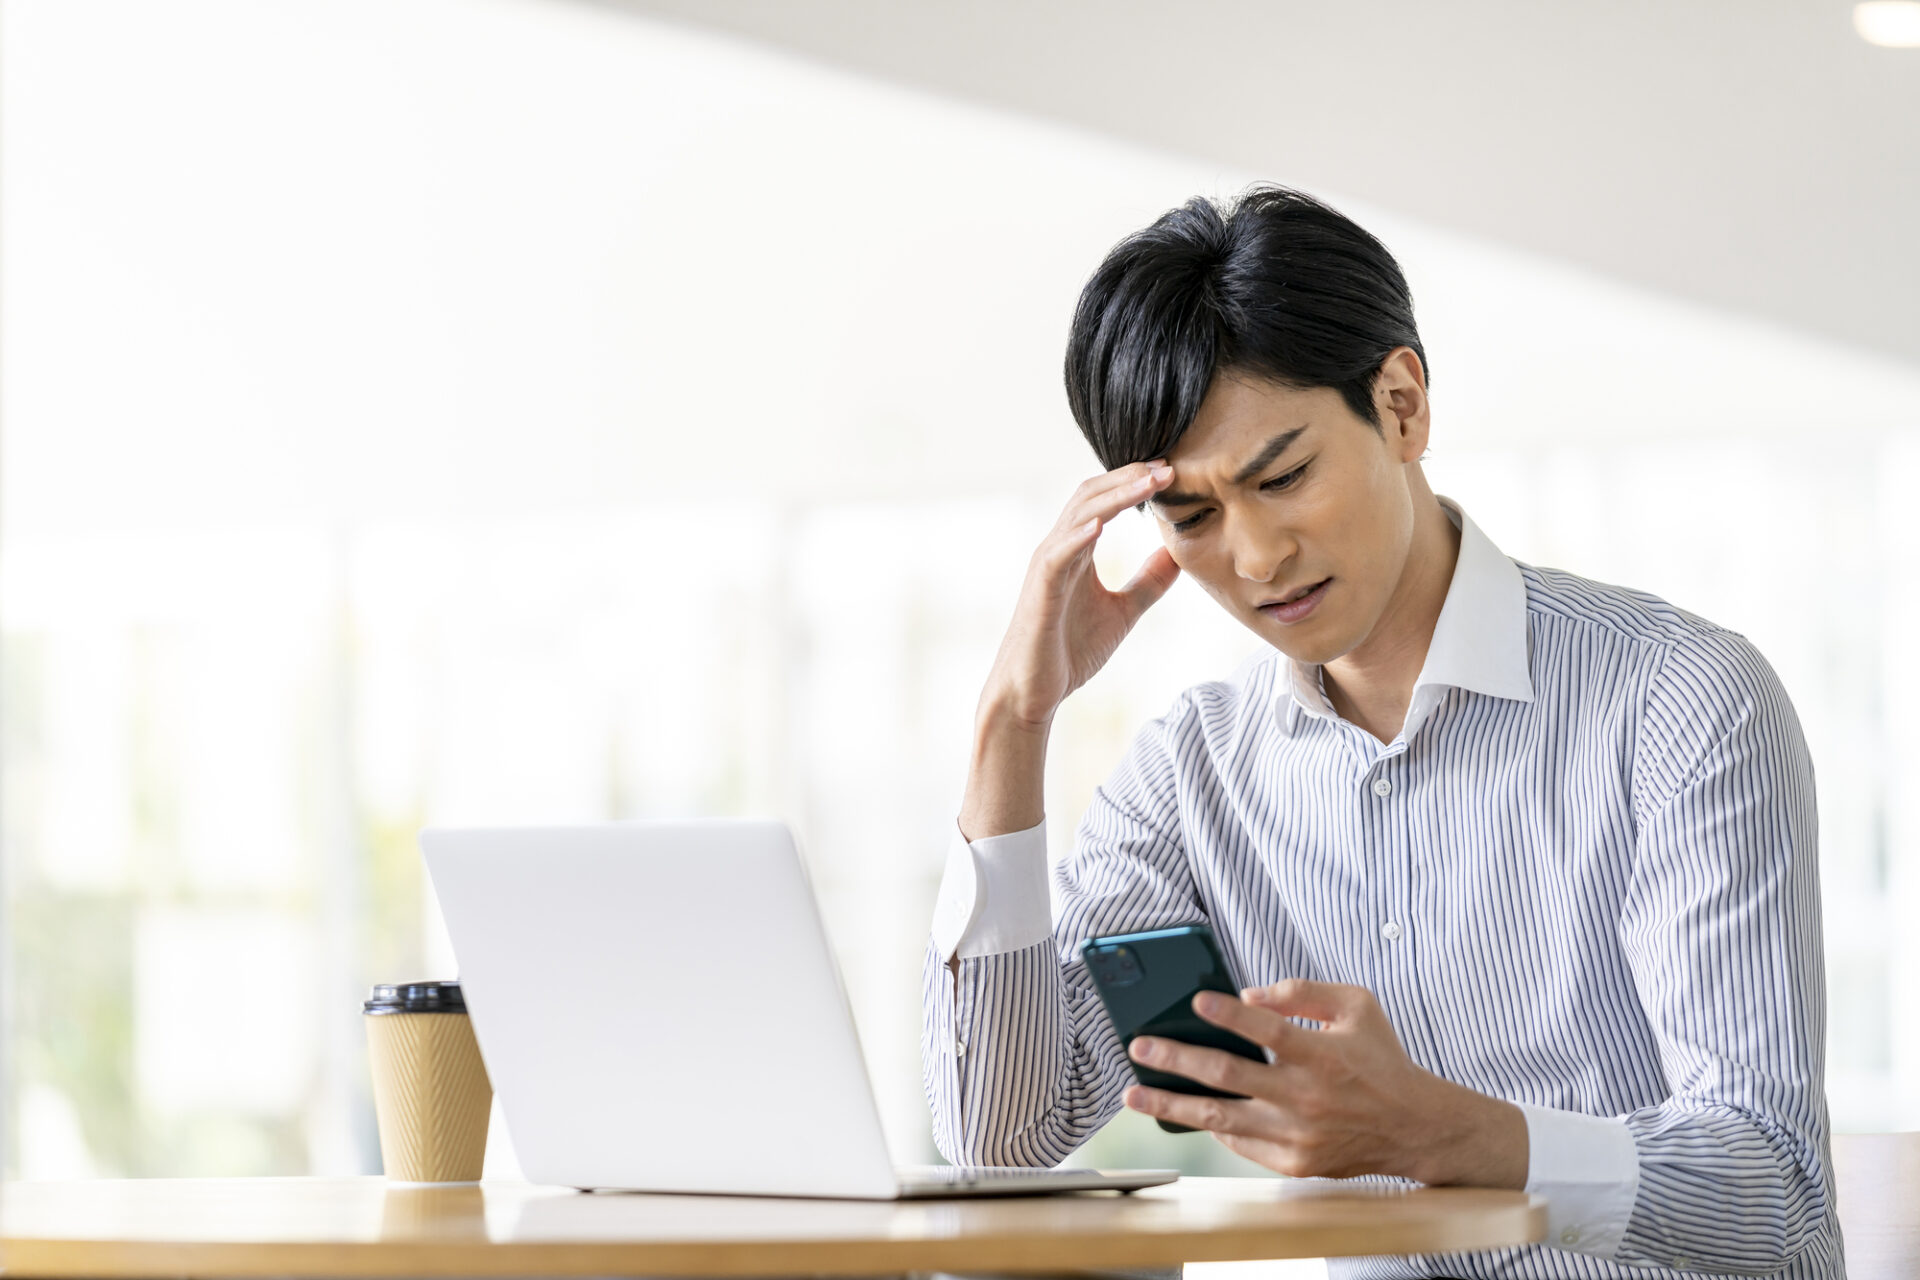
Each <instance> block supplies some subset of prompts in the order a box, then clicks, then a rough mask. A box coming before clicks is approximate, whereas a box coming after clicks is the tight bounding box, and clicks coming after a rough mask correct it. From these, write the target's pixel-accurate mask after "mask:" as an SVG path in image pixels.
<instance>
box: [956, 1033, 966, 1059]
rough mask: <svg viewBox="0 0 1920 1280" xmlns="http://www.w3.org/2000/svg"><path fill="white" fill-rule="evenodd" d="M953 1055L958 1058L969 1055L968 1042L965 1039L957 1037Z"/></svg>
mask: <svg viewBox="0 0 1920 1280" xmlns="http://www.w3.org/2000/svg"><path fill="white" fill-rule="evenodd" d="M953 1056H954V1057H956V1058H964V1057H966V1056H967V1042H966V1041H965V1040H961V1039H959V1038H957V1037H956V1038H955V1040H954V1042H953Z"/></svg>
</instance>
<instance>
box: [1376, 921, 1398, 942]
mask: <svg viewBox="0 0 1920 1280" xmlns="http://www.w3.org/2000/svg"><path fill="white" fill-rule="evenodd" d="M1380 936H1381V937H1383V938H1385V939H1386V940H1387V941H1388V942H1392V941H1394V940H1396V939H1397V938H1399V936H1400V926H1399V925H1397V924H1395V923H1394V922H1393V921H1391V920H1389V921H1387V922H1386V923H1385V924H1383V925H1381V926H1380Z"/></svg>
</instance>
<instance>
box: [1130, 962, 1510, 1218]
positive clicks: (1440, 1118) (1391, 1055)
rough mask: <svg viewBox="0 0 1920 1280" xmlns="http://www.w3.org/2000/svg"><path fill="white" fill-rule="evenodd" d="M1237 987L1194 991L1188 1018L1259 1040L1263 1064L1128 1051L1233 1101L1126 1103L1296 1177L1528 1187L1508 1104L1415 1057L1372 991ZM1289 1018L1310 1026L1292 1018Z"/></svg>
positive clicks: (1165, 1045) (1140, 1089) (1159, 1095)
mask: <svg viewBox="0 0 1920 1280" xmlns="http://www.w3.org/2000/svg"><path fill="white" fill-rule="evenodd" d="M1240 994H1241V998H1240V999H1237V1000H1236V999H1235V998H1234V997H1232V996H1230V995H1223V994H1221V993H1220V992H1217V991H1203V992H1201V993H1200V994H1199V995H1197V996H1195V997H1194V1001H1193V1008H1194V1012H1195V1013H1197V1014H1199V1015H1200V1016H1201V1017H1202V1018H1204V1019H1206V1020H1207V1021H1208V1022H1211V1023H1213V1024H1214V1025H1215V1026H1219V1027H1225V1028H1226V1029H1227V1030H1229V1031H1233V1032H1236V1033H1237V1034H1239V1035H1241V1036H1244V1037H1245V1038H1247V1039H1248V1040H1251V1041H1253V1042H1254V1043H1255V1044H1257V1045H1262V1046H1264V1047H1265V1048H1266V1049H1267V1050H1269V1051H1270V1052H1271V1053H1272V1055H1273V1061H1272V1062H1270V1063H1258V1062H1253V1061H1250V1060H1248V1059H1246V1058H1242V1057H1239V1056H1238V1055H1236V1054H1231V1053H1226V1052H1223V1051H1221V1050H1218V1049H1206V1048H1201V1047H1200V1046H1198V1045H1189V1044H1182V1043H1181V1042H1179V1041H1176V1040H1165V1039H1161V1038H1158V1037H1154V1036H1140V1037H1137V1038H1136V1039H1134V1040H1133V1041H1132V1042H1131V1044H1129V1046H1128V1052H1130V1053H1131V1054H1132V1055H1133V1057H1134V1059H1135V1060H1136V1061H1138V1062H1142V1063H1145V1064H1146V1065H1148V1066H1151V1067H1153V1068H1155V1069H1156V1070H1159V1071H1167V1072H1171V1073H1173V1074H1174V1075H1179V1076H1185V1077H1187V1078H1188V1079H1190V1080H1197V1081H1199V1082H1200V1083H1201V1084H1207V1085H1212V1086H1213V1087H1214V1088H1216V1089H1223V1090H1226V1091H1227V1092H1229V1093H1238V1094H1244V1095H1246V1097H1245V1099H1244V1100H1240V1099H1234V1098H1208V1097H1201V1096H1196V1095H1193V1094H1185V1093H1173V1092H1169V1091H1167V1090H1165V1089H1152V1088H1148V1087H1147V1086H1145V1085H1139V1084H1136V1085H1132V1086H1130V1087H1129V1088H1128V1089H1127V1092H1126V1096H1125V1101H1126V1104H1127V1106H1129V1107H1131V1108H1133V1109H1134V1110H1135V1111H1142V1112H1145V1113H1146V1114H1147V1115H1150V1116H1154V1117H1156V1118H1158V1119H1161V1120H1169V1121H1172V1122H1173V1123H1175V1124H1184V1125H1189V1126H1191V1127H1193V1128H1195V1129H1207V1130H1211V1131H1212V1133H1213V1136H1214V1137H1215V1138H1217V1139H1219V1140H1220V1142H1221V1143H1222V1145H1224V1146H1225V1147H1227V1149H1228V1150H1230V1151H1233V1152H1234V1153H1236V1154H1238V1155H1241V1156H1245V1157H1246V1158H1247V1159H1249V1160H1252V1161H1255V1162H1256V1163H1258V1164H1262V1165H1265V1166H1266V1167H1267V1168H1269V1169H1272V1170H1274V1171H1276V1172H1278V1173H1284V1174H1289V1175H1291V1176H1294V1177H1326V1178H1350V1177H1354V1176H1356V1175H1359V1174H1365V1173H1381V1174H1393V1175H1397V1176H1399V1177H1405V1178H1413V1179H1415V1180H1416V1181H1420V1182H1425V1183H1431V1184H1451V1185H1460V1186H1479V1187H1505V1188H1509V1189H1511V1190H1515V1191H1518V1190H1521V1189H1523V1188H1524V1187H1525V1186H1526V1183H1527V1124H1526V1117H1525V1116H1523V1115H1522V1114H1521V1112H1520V1109H1519V1108H1518V1107H1516V1106H1514V1105H1513V1104H1512V1103H1510V1102H1504V1101H1501V1100H1500V1099H1498V1098H1490V1097H1488V1096H1486V1095H1485V1094H1481V1093H1476V1092H1474V1091H1473V1090H1471V1089H1468V1088H1466V1087H1464V1086H1462V1085H1457V1084H1454V1083H1453V1082H1451V1081H1449V1080H1443V1079H1441V1078H1440V1077H1439V1076H1436V1075H1434V1074H1433V1073H1432V1072H1431V1071H1427V1070H1425V1069H1424V1068H1422V1067H1420V1066H1419V1065H1418V1064H1416V1063H1415V1062H1414V1061H1413V1060H1412V1059H1411V1058H1409V1057H1408V1056H1407V1052H1406V1050H1405V1049H1403V1048H1401V1046H1400V1040H1399V1037H1397V1036H1395V1035H1394V1032H1393V1027H1392V1025H1391V1024H1390V1023H1389V1022H1388V1021H1387V1015H1386V1013H1385V1011H1383V1010H1382V1009H1381V1008H1380V1002H1379V1001H1378V1000H1376V999H1374V997H1373V993H1372V992H1370V991H1368V990H1367V989H1366V988H1364V987H1354V986H1346V985H1343V984H1340V983H1332V982H1307V981H1304V980H1300V979H1289V980H1287V981H1283V982H1276V983H1274V984H1273V985H1272V986H1267V987H1249V988H1248V989H1246V990H1245V991H1242V992H1241V993H1240ZM1295 1017H1299V1018H1307V1019H1311V1020H1312V1021H1315V1022H1318V1023H1320V1024H1321V1025H1320V1029H1319V1030H1317V1031H1316V1030H1311V1029H1309V1028H1306V1027H1303V1026H1300V1025H1299V1024H1298V1023H1295V1022H1292V1021H1290V1019H1291V1018H1295Z"/></svg>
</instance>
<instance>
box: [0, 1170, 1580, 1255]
mask: <svg viewBox="0 0 1920 1280" xmlns="http://www.w3.org/2000/svg"><path fill="white" fill-rule="evenodd" d="M0 1224H3V1225H0V1246H3V1247H4V1249H5V1258H6V1269H7V1273H8V1275H9V1276H92V1277H99V1278H103V1280H104V1278H106V1277H160V1276H182V1277H195V1276H204V1277H230V1276H264V1275H275V1276H446V1275H466V1276H499V1275H603V1276H612V1275H680V1276H748V1275H763V1276H764V1275H796V1274H813V1275H847V1276H857V1275H886V1274H896V1273H901V1272H911V1271H946V1272H956V1271H974V1272H979V1271H1002V1272H1028V1273H1044V1272H1059V1271H1094V1270H1101V1269H1109V1268H1150V1267H1171V1266H1177V1265H1179V1264H1181V1263H1185V1262H1202V1261H1225V1260H1233V1259H1249V1258H1298V1257H1323V1256H1329V1255H1342V1254H1375V1253H1432V1252H1440V1251H1453V1250H1466V1249H1486V1248H1495V1247H1499V1246H1503V1245H1514V1244H1522V1243H1526V1242H1528V1241H1534V1240H1538V1239H1540V1238H1541V1237H1542V1235H1543V1234H1544V1232H1545V1230H1546V1208H1545V1205H1544V1202H1542V1201H1541V1200H1540V1199H1539V1198H1537V1197H1530V1196H1527V1195H1525V1194H1523V1193H1520V1192H1509V1191H1481V1190H1467V1189H1455V1188H1420V1189H1414V1190H1403V1189H1398V1188H1381V1187H1369V1186H1346V1185H1341V1184H1330V1183H1314V1182H1290V1181H1287V1180H1283V1179H1267V1178H1185V1179H1182V1180H1181V1181H1179V1182H1177V1183H1174V1184H1172V1185H1170V1186H1165V1187H1155V1188H1150V1189H1148V1190H1146V1191H1142V1192H1139V1193H1136V1194H1135V1195H1132V1196H1121V1195H1117V1194H1115V1193H1112V1192H1096V1193H1079V1194H1072V1195H1058V1196H1031V1197H1018V1198H1006V1199H997V1200H970V1201H968V1200H940V1201H910V1202H904V1203H878V1202H868V1201H834V1200H799V1199H758V1198H744V1197H722V1196H666V1195H636V1194H625V1193H615V1194H609V1193H596V1194H592V1195H588V1194H583V1193H580V1192H576V1191H571V1190H566V1189H562V1188H553V1187H534V1186H529V1185H526V1184H524V1183H512V1182H498V1183H493V1182H489V1183H482V1184H478V1185H471V1186H464V1187H435V1188H400V1187H393V1186H389V1185H388V1184H387V1183H386V1182H385V1180H383V1179H381V1178H254V1179H151V1180H129V1181H96V1182H67V1183H53V1182H48V1183H31V1182H29V1183H13V1184H10V1185H8V1186H7V1188H6V1190H5V1196H4V1199H3V1200H0Z"/></svg>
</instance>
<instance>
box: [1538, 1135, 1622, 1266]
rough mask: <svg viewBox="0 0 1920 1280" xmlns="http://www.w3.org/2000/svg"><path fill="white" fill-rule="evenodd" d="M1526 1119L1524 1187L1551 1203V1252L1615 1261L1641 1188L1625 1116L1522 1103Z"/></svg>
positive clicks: (1548, 1216)
mask: <svg viewBox="0 0 1920 1280" xmlns="http://www.w3.org/2000/svg"><path fill="white" fill-rule="evenodd" d="M1517 1105H1518V1106H1519V1108H1520V1111H1521V1113H1522V1114H1523V1115H1525V1116H1526V1118H1527V1190H1528V1191H1529V1192H1531V1193H1532V1194H1534V1195H1538V1196H1542V1197H1544V1198H1545V1199H1546V1202H1547V1238H1546V1240H1545V1241H1543V1243H1544V1244H1546V1245H1547V1247H1548V1248H1551V1249H1565V1250H1567V1251H1569V1252H1572V1253H1585V1254H1591V1255H1592V1256H1594V1257H1596V1258H1611V1257H1613V1256H1614V1254H1615V1253H1616V1252H1618V1251H1619V1248H1620V1239H1621V1237H1622V1236H1623V1235H1625V1234H1626V1230H1627V1219H1628V1218H1629V1217H1631V1216H1632V1215H1633V1199H1634V1195H1635V1194H1636V1193H1637V1192H1638V1191H1639V1189H1640V1153H1639V1151H1638V1149H1636V1148H1635V1146H1634V1143H1633V1134H1632V1133H1631V1132H1629V1131H1628V1129H1627V1122H1626V1120H1625V1119H1624V1118H1623V1117H1607V1116H1590V1115H1584V1114H1582V1113H1580V1112H1578V1111H1556V1110H1554V1109H1553V1108H1551V1107H1534V1106H1529V1105H1527V1104H1526V1103H1524V1102H1522V1103H1519V1104H1517Z"/></svg>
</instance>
